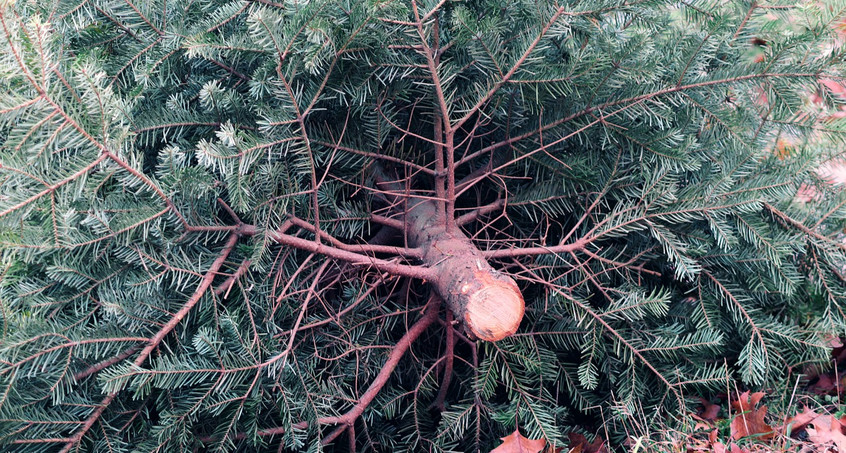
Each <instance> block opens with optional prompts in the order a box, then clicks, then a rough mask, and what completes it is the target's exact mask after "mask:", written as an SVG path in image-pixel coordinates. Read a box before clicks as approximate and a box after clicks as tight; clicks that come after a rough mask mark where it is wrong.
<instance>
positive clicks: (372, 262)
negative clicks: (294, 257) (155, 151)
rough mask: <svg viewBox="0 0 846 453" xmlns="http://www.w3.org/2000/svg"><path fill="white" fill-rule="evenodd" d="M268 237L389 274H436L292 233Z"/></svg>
mask: <svg viewBox="0 0 846 453" xmlns="http://www.w3.org/2000/svg"><path fill="white" fill-rule="evenodd" d="M237 232H238V233H239V234H242V235H245V236H252V235H255V234H256V233H258V229H257V228H256V227H255V226H253V225H242V226H240V227H239V228H238V229H237ZM268 237H269V238H270V239H272V240H273V241H275V242H278V243H279V244H282V245H287V246H289V247H294V248H298V249H300V250H307V251H310V252H313V253H317V254H320V255H325V256H328V257H330V258H335V259H339V260H341V261H346V262H348V263H350V264H352V265H355V266H367V267H372V268H374V269H377V270H379V271H382V272H387V273H389V274H394V275H401V276H403V277H411V278H418V279H423V280H427V279H431V278H432V277H434V275H435V274H434V273H433V272H432V271H431V269H429V268H427V267H423V266H409V265H407V264H400V263H397V262H394V261H387V260H383V259H379V258H373V257H371V256H367V255H363V254H360V253H355V252H350V251H347V250H342V249H339V248H336V247H332V246H330V245H327V244H320V243H317V242H314V241H310V240H308V239H303V238H300V237H297V236H292V235H290V234H285V233H280V232H270V233H268Z"/></svg>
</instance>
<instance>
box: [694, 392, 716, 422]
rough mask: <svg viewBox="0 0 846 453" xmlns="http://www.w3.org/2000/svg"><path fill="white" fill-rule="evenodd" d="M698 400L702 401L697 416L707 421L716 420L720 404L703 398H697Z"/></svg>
mask: <svg viewBox="0 0 846 453" xmlns="http://www.w3.org/2000/svg"><path fill="white" fill-rule="evenodd" d="M699 401H700V402H701V403H702V412H700V413H699V417H701V418H702V420H705V421H709V422H712V421H714V420H716V419H717V415H719V414H720V405H719V404H714V403H712V402H710V401H708V400H706V399H705V398H699Z"/></svg>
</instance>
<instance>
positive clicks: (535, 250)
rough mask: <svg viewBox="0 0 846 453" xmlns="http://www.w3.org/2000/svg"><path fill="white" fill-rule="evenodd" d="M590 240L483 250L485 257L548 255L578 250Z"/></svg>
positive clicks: (582, 239) (581, 239)
mask: <svg viewBox="0 0 846 453" xmlns="http://www.w3.org/2000/svg"><path fill="white" fill-rule="evenodd" d="M589 242H590V240H589V239H588V238H580V239H578V240H577V241H576V242H573V243H570V244H561V245H552V246H549V247H519V248H513V249H501V250H488V251H483V252H482V255H483V256H484V257H485V258H511V257H517V256H534V255H548V254H557V253H571V252H578V251H581V250H583V249H584V248H585V246H586V245H587V244H588V243H589Z"/></svg>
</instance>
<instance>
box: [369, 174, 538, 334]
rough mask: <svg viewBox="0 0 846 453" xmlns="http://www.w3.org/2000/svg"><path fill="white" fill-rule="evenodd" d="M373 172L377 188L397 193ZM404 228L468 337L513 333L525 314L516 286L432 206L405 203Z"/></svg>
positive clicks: (420, 202) (430, 202)
mask: <svg viewBox="0 0 846 453" xmlns="http://www.w3.org/2000/svg"><path fill="white" fill-rule="evenodd" d="M376 173H377V181H378V184H379V185H380V186H381V187H382V188H383V189H389V190H391V191H392V192H395V193H396V192H398V191H399V190H398V189H399V188H398V187H395V186H396V185H397V184H396V183H394V182H388V181H387V178H384V175H383V174H379V173H380V171H379V170H376ZM405 225H406V235H407V237H408V242H409V246H411V247H419V248H420V249H422V250H423V258H422V259H423V262H424V264H426V265H427V266H428V267H429V269H430V270H431V271H432V274H433V277H432V279H431V280H430V281H429V283H430V284H431V285H432V286H433V288H434V289H435V291H436V292H437V293H438V294H439V295H440V296H441V297H442V298H443V299H444V301H446V303H447V305H448V306H449V307H450V309H451V310H452V312H453V313H454V314H455V316H456V318H457V319H460V320H462V321H464V323H465V326H466V329H467V330H468V331H469V332H470V333H472V334H473V335H474V336H476V337H477V338H479V339H481V340H485V341H497V340H501V339H503V338H505V337H508V336H510V335H512V334H513V333H514V332H516V331H517V328H518V327H519V326H520V321H521V320H522V319H523V313H524V311H525V302H524V301H523V296H522V294H521V293H520V289H519V288H518V287H517V283H516V282H515V281H514V280H513V279H512V278H511V277H509V276H508V275H505V274H503V273H501V272H499V271H497V270H496V269H494V268H493V267H492V266H491V265H490V264H489V263H488V262H487V260H486V259H485V257H484V256H483V255H482V252H481V250H479V249H478V248H477V247H476V245H475V244H473V242H472V241H471V240H470V238H468V237H467V236H466V235H465V234H464V233H462V232H461V231H460V230H459V229H452V231H448V230H447V227H446V226H447V222H446V219H445V218H444V217H443V215H442V214H440V213H439V210H438V209H437V205H436V202H435V201H433V200H427V199H422V198H416V197H410V198H408V200H407V209H406V212H405Z"/></svg>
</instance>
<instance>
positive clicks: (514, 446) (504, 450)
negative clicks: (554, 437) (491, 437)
mask: <svg viewBox="0 0 846 453" xmlns="http://www.w3.org/2000/svg"><path fill="white" fill-rule="evenodd" d="M545 446H546V439H543V438H541V439H529V438H526V437H523V436H522V435H521V434H520V430H519V429H515V430H514V432H513V433H511V434H509V435H507V436H505V437H503V438H502V444H501V445H500V446H499V447H496V448H494V449H493V450H491V453H540V451H541V450H543V448H544V447H545Z"/></svg>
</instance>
